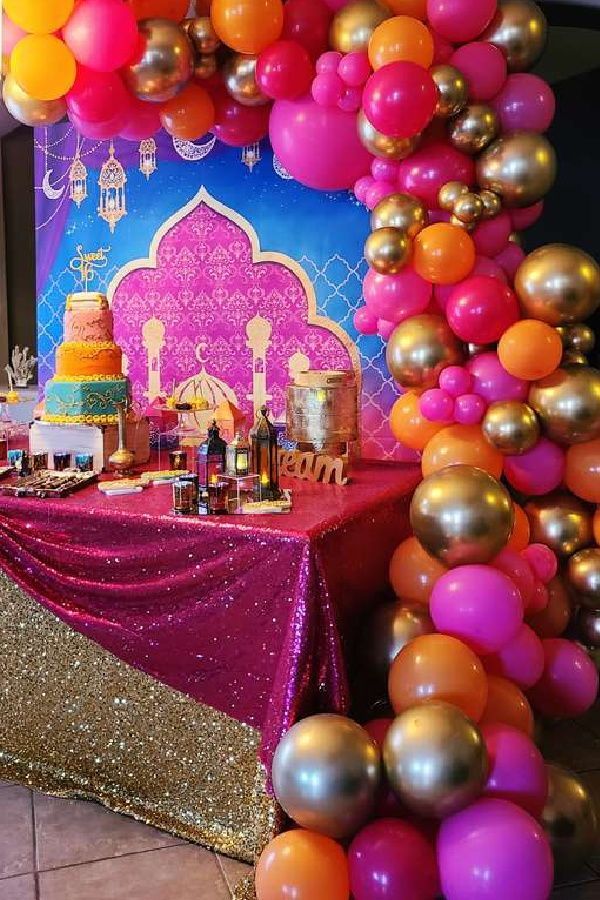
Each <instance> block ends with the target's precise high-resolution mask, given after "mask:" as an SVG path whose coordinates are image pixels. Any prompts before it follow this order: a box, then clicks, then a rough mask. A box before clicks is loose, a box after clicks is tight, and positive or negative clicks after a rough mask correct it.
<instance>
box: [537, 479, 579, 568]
mask: <svg viewBox="0 0 600 900" xmlns="http://www.w3.org/2000/svg"><path fill="white" fill-rule="evenodd" d="M525 512H526V514H527V518H528V519H529V526H530V528H531V542H532V543H536V544H546V545H547V546H548V547H550V549H551V550H554V552H555V553H556V554H557V555H558V556H560V557H562V558H563V559H564V558H567V557H569V556H571V555H572V554H573V553H577V551H578V550H581V549H583V548H584V547H587V546H589V544H591V543H593V540H594V535H593V532H592V512H591V510H590V508H589V507H588V506H587V505H586V504H585V503H583V502H582V501H581V500H578V499H577V498H576V497H573V495H572V494H568V493H556V494H547V495H546V496H545V497H534V498H533V499H531V500H529V501H528V503H527V504H526V506H525Z"/></svg>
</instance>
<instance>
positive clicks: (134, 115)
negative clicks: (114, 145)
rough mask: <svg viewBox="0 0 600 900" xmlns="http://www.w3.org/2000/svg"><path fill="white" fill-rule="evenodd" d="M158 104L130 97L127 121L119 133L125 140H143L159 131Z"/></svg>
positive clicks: (160, 124)
mask: <svg viewBox="0 0 600 900" xmlns="http://www.w3.org/2000/svg"><path fill="white" fill-rule="evenodd" d="M161 127H162V123H161V121H160V105H159V104H158V103H146V102H145V101H144V100H138V99H137V97H132V98H131V105H130V109H129V113H128V115H127V122H126V123H125V125H124V127H123V128H122V129H121V131H120V133H119V137H122V138H124V140H126V141H145V140H146V139H147V138H151V137H153V135H155V134H156V133H157V132H158V131H160V129H161Z"/></svg>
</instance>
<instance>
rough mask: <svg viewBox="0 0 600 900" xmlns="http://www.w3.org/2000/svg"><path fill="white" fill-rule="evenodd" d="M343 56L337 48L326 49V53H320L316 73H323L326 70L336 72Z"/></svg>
mask: <svg viewBox="0 0 600 900" xmlns="http://www.w3.org/2000/svg"><path fill="white" fill-rule="evenodd" d="M343 58H344V57H343V54H342V53H339V52H338V51H337V50H328V51H327V53H322V54H321V55H320V57H319V58H318V60H317V63H316V70H317V75H324V74H325V73H326V72H336V73H337V70H338V68H339V65H340V63H341V61H342V59H343Z"/></svg>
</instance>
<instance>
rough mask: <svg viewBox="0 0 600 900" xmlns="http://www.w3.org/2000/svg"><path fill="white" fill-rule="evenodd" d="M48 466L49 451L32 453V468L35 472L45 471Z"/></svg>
mask: <svg viewBox="0 0 600 900" xmlns="http://www.w3.org/2000/svg"><path fill="white" fill-rule="evenodd" d="M47 468H48V454H47V453H32V454H31V469H32V471H33V472H43V471H44V470H45V469H47Z"/></svg>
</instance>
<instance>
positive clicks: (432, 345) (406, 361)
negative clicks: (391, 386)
mask: <svg viewBox="0 0 600 900" xmlns="http://www.w3.org/2000/svg"><path fill="white" fill-rule="evenodd" d="M461 358H462V354H461V350H460V344H459V342H458V340H457V339H456V336H455V335H454V333H453V332H452V331H451V329H450V326H449V325H448V323H447V322H446V320H445V319H442V318H441V317H440V316H431V315H421V316H411V317H410V318H409V319H406V320H405V321H404V322H401V323H400V324H399V325H397V326H396V328H395V329H394V331H393V332H392V334H391V336H390V339H389V341H388V345H387V351H386V360H387V365H388V369H389V370H390V373H391V375H392V377H393V378H394V379H395V380H396V381H397V382H398V384H399V385H400V386H401V387H404V388H411V389H412V390H416V391H426V390H427V389H428V388H432V387H435V385H436V384H437V380H438V376H439V374H440V372H441V371H442V369H444V368H445V367H446V366H451V365H454V364H455V363H459V362H460V361H461Z"/></svg>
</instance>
